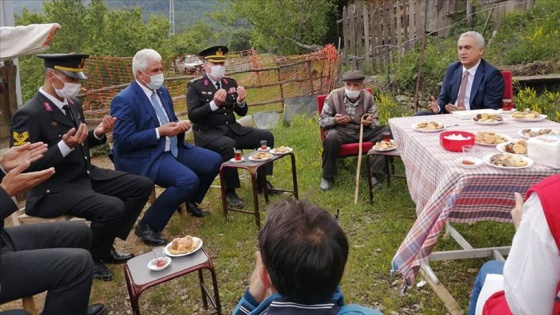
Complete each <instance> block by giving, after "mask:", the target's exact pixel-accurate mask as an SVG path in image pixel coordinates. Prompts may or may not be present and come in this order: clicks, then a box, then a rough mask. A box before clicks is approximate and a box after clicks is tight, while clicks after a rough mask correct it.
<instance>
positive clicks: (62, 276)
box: [0, 221, 93, 315]
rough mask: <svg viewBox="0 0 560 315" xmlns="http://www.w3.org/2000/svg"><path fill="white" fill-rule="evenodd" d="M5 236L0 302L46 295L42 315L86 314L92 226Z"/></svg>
mask: <svg viewBox="0 0 560 315" xmlns="http://www.w3.org/2000/svg"><path fill="white" fill-rule="evenodd" d="M5 232H6V233H4V234H3V236H4V247H3V248H2V249H0V250H1V253H0V267H1V269H0V284H1V286H2V287H1V291H0V303H4V302H8V301H13V300H16V299H21V298H23V297H26V296H31V295H35V294H38V293H41V292H44V291H47V297H46V299H45V305H44V308H43V313H42V314H43V315H55V314H56V315H85V314H86V311H87V308H88V304H89V294H90V290H91V283H92V279H93V262H92V260H91V255H90V253H89V252H88V249H89V246H90V243H91V234H90V231H89V228H88V227H87V225H86V224H84V223H83V222H75V221H69V222H55V223H37V224H30V225H24V226H17V227H9V228H6V229H5Z"/></svg>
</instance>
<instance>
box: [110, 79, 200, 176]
mask: <svg viewBox="0 0 560 315" xmlns="http://www.w3.org/2000/svg"><path fill="white" fill-rule="evenodd" d="M157 93H158V95H159V98H160V99H161V102H162V104H163V107H164V108H165V111H166V113H167V116H168V117H169V121H178V119H177V116H175V110H174V109H173V100H172V99H171V95H170V94H169V91H168V90H167V89H166V88H165V87H161V88H159V89H158V90H157ZM111 116H113V117H117V121H116V123H115V129H114V131H113V139H114V147H113V161H114V163H115V169H117V170H120V171H125V172H130V173H133V174H137V175H142V176H147V177H150V178H154V177H155V174H157V171H158V169H159V165H160V160H161V157H162V155H163V153H164V150H165V137H160V138H159V139H158V138H157V135H156V131H155V129H156V128H157V127H159V121H158V118H157V114H156V111H155V110H154V108H153V106H152V103H151V101H150V100H149V99H148V97H147V96H146V93H144V91H143V90H142V88H141V87H140V85H139V84H138V82H136V81H133V82H132V83H131V84H130V85H129V86H128V87H126V88H125V89H124V90H122V91H121V92H120V93H119V94H117V96H115V98H113V101H111ZM184 140H185V134H184V133H180V134H178V135H177V144H178V147H179V149H181V147H182V146H183V147H187V148H190V147H192V146H193V145H192V144H188V143H184Z"/></svg>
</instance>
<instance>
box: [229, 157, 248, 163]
mask: <svg viewBox="0 0 560 315" xmlns="http://www.w3.org/2000/svg"><path fill="white" fill-rule="evenodd" d="M229 161H230V162H231V163H241V162H245V158H244V157H242V158H241V160H239V161H238V160H236V159H235V158H231V159H229Z"/></svg>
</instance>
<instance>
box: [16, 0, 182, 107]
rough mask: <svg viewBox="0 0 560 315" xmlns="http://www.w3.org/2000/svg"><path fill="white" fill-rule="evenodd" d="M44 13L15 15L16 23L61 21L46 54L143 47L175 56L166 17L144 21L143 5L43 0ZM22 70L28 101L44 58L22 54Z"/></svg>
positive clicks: (113, 52)
mask: <svg viewBox="0 0 560 315" xmlns="http://www.w3.org/2000/svg"><path fill="white" fill-rule="evenodd" d="M85 3H87V4H88V5H87V6H86V5H85ZM43 12H44V14H35V13H30V12H29V11H28V10H25V9H24V10H23V13H22V16H21V17H19V16H18V17H16V24H17V25H28V24H33V23H54V22H56V23H58V24H60V26H61V29H60V30H59V31H58V32H57V34H56V36H55V37H54V38H53V40H52V42H51V44H50V46H49V49H48V50H47V53H70V52H81V53H87V54H90V55H98V56H107V55H109V56H122V57H128V56H133V55H134V53H136V51H138V50H140V49H143V48H153V49H155V50H157V51H159V53H160V54H161V55H162V56H163V57H164V58H167V57H170V56H172V55H173V50H172V47H173V46H172V45H171V41H170V39H169V37H168V30H169V22H168V21H167V18H166V17H164V16H159V15H152V16H150V18H149V21H148V22H147V23H145V22H144V19H143V18H142V9H141V8H135V9H129V10H108V9H107V7H106V5H105V3H104V1H103V0H50V1H44V2H43ZM20 69H21V77H22V96H23V99H24V100H28V99H30V98H32V97H33V95H34V94H35V93H36V92H37V88H38V86H40V85H41V84H42V81H43V77H42V75H41V72H42V60H40V59H38V58H35V57H33V56H31V57H23V58H21V59H20Z"/></svg>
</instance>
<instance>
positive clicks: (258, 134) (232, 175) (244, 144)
mask: <svg viewBox="0 0 560 315" xmlns="http://www.w3.org/2000/svg"><path fill="white" fill-rule="evenodd" d="M245 128H250V127H245ZM250 129H252V132H250V133H247V134H244V135H237V134H235V133H233V132H231V130H230V131H229V132H228V133H227V135H225V136H223V137H220V138H217V139H216V140H214V141H212V142H211V143H210V144H208V145H206V148H207V149H209V150H212V151H214V152H217V153H219V154H220V155H221V156H222V161H223V162H226V161H229V160H230V159H232V158H233V156H234V153H233V149H234V148H235V149H250V150H255V149H258V148H260V146H261V140H266V144H267V145H268V146H269V147H271V148H274V135H273V134H272V133H271V132H270V131H268V130H265V129H257V128H250ZM264 171H265V173H266V175H272V163H269V164H267V165H266V166H265V168H264ZM224 178H225V181H226V182H225V185H226V189H228V190H231V189H235V188H239V187H240V186H241V185H240V183H239V174H238V172H237V168H232V167H228V168H226V169H225V170H224ZM222 185H223V183H222Z"/></svg>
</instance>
